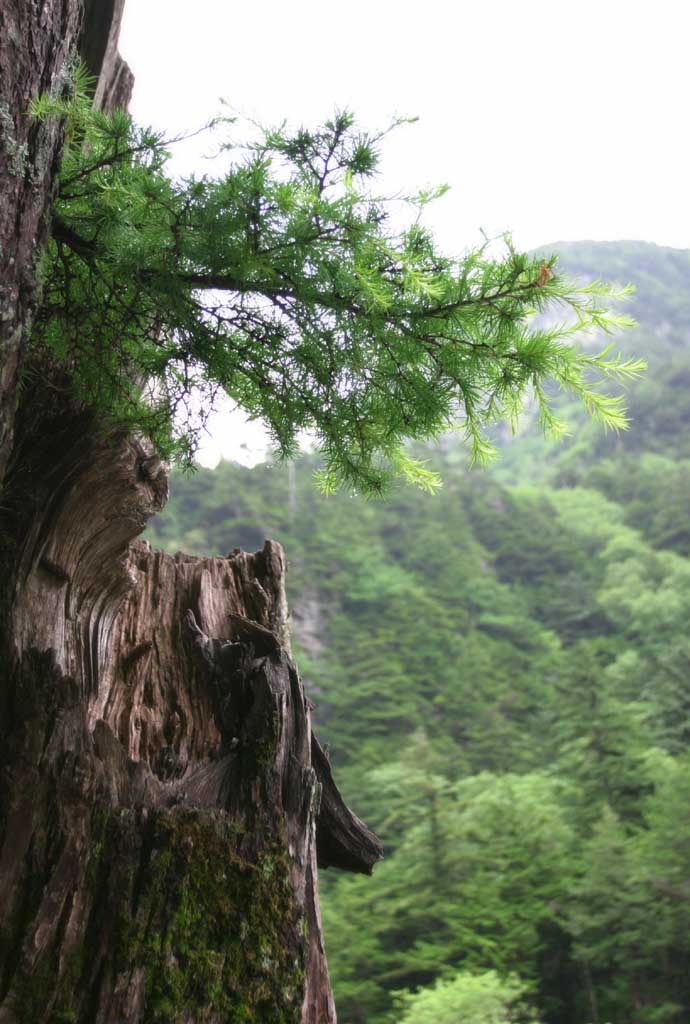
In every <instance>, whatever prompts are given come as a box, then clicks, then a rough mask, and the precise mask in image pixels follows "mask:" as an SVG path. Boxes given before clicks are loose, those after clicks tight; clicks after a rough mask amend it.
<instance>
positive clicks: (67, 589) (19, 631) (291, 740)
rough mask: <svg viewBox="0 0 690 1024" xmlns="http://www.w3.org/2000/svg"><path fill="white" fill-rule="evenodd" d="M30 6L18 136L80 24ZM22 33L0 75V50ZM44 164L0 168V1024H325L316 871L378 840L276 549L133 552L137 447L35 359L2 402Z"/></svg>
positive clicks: (47, 142)
mask: <svg viewBox="0 0 690 1024" xmlns="http://www.w3.org/2000/svg"><path fill="white" fill-rule="evenodd" d="M35 8H36V5H34V4H30V3H29V2H28V0H26V2H25V3H24V2H22V0H12V2H11V3H10V4H9V6H8V5H7V4H4V5H3V7H2V13H1V14H0V51H1V52H0V56H1V57H2V62H3V70H4V69H5V68H6V67H8V66H11V67H13V68H14V69H15V71H16V73H17V75H18V76H19V78H21V76H30V75H31V74H33V75H34V77H33V78H31V77H25V79H22V80H23V81H25V82H31V83H34V85H32V86H31V88H30V89H28V87H26V88H25V87H24V86H23V85H22V81H18V82H17V83H15V85H14V86H13V90H14V91H12V99H13V103H14V114H13V119H14V123H15V124H17V123H19V121H20V113H19V112H20V110H23V109H25V106H26V97H27V95H28V94H29V93H30V92H31V90H32V89H34V88H36V89H37V88H39V87H40V88H45V87H46V84H45V83H46V81H48V83H50V81H51V79H50V77H49V75H48V72H47V71H45V70H43V71H42V72H41V74H38V73H35V72H34V71H33V70H32V69H33V61H34V60H35V55H36V54H38V53H40V54H41V55H42V60H43V67H44V69H45V68H47V67H49V66H50V67H52V68H53V69H54V68H56V67H58V66H59V65H60V61H61V60H64V55H65V54H66V53H67V52H68V51H69V48H70V45H71V44H72V43H73V41H74V39H75V38H76V33H77V31H78V24H79V10H78V4H77V3H76V2H72V0H64V2H63V3H50V2H45V3H43V4H42V6H41V12H42V13H41V14H40V15H39V14H36V13H35ZM106 8H107V10H106ZM120 9H121V5H113V4H110V5H108V4H100V5H96V4H94V5H93V9H90V10H89V11H87V19H86V22H85V24H86V25H87V27H89V26H90V28H89V29H88V31H87V34H86V36H85V37H82V49H83V52H85V53H86V54H87V56H88V57H89V59H90V60H91V62H92V65H91V66H92V67H94V66H96V69H98V67H100V66H101V65H102V66H103V67H104V68H108V67H109V68H110V69H111V70H110V72H109V75H110V79H109V80H108V81H105V82H104V81H103V78H102V79H101V82H100V83H99V93H98V94H97V95H100V96H101V97H102V98H103V102H106V103H107V102H115V101H116V100H117V98H118V96H119V98H120V99H121V98H122V96H123V93H126V91H127V88H128V84H127V83H128V81H129V80H128V77H127V73H126V71H125V70H123V65H122V63H121V62H119V60H118V59H117V58H116V56H115V55H114V54H115V50H114V45H113V38H114V35H115V34H116V31H117V24H118V20H119V12H120ZM93 10H96V11H97V12H98V14H99V16H100V19H101V20H99V18H95V19H94V17H93V16H92V15H93ZM58 14H59V15H60V17H58ZM30 18H33V19H34V22H32V23H31V32H29V33H28V36H29V38H30V40H31V41H30V42H29V41H27V39H24V42H23V43H22V41H21V39H20V37H19V36H17V31H18V28H17V26H19V25H21V26H22V33H24V34H26V33H27V26H28V25H29V20H22V19H30ZM41 19H43V20H41ZM8 26H9V29H10V31H9V34H7V32H8ZM99 32H101V37H100V39H99ZM65 33H66V34H67V38H66V37H65ZM70 33H71V35H70ZM89 33H90V34H89ZM103 33H105V36H107V38H105V37H104V36H103ZM87 43H88V45H87ZM21 45H24V46H25V47H28V49H27V52H26V54H25V55H24V59H23V60H22V61H19V62H18V63H14V64H12V63H11V62H10V65H8V64H7V61H6V56H7V52H6V51H5V50H3V49H2V48H3V47H8V46H14V47H15V49H17V48H19V47H20V46H21ZM99 61H100V64H98V62H99ZM46 75H48V78H46ZM113 76H115V78H114V79H113ZM3 83H4V79H3ZM35 83H38V85H36V84H35ZM2 88H3V89H5V84H3V86H2ZM27 89H28V91H27ZM7 95H10V92H9V91H8V92H7ZM3 97H4V93H3ZM108 97H110V99H108ZM41 131H43V129H42V130H41ZM45 135H46V137H45V138H43V136H41V138H40V139H38V140H37V141H34V142H33V143H32V146H33V150H32V151H31V152H32V154H33V153H34V151H35V153H36V154H40V153H47V152H49V153H50V154H51V161H52V163H51V168H53V169H54V164H55V160H56V158H57V154H58V150H59V132H57V130H56V129H51V130H50V131H47V132H46V133H45ZM31 159H32V160H34V159H35V158H34V155H32V156H31ZM4 169H5V168H3V170H4ZM51 175H52V170H51V171H50V172H48V173H47V174H46V176H45V178H44V179H43V180H42V182H41V184H40V188H39V187H38V186H35V185H34V186H30V185H26V182H25V181H24V179H22V182H23V184H22V186H21V187H20V185H18V184H17V183H16V182H15V181H14V179H12V180H11V181H10V182H9V186H10V187H9V189H8V190H7V192H6V195H10V196H13V195H15V193H16V194H17V195H18V194H19V193H22V194H24V193H23V192H22V189H24V192H26V194H27V195H29V193H30V192H31V188H32V187H34V191H35V192H36V195H33V193H32V196H33V198H31V201H30V204H29V205H30V207H31V215H30V216H29V213H26V212H25V207H18V209H19V213H18V214H17V216H16V217H15V219H14V220H13V221H12V220H11V218H10V217H9V216H8V215H7V211H6V210H5V213H4V214H3V215H2V218H0V230H2V231H3V232H4V235H3V237H2V239H0V241H4V242H5V245H6V246H8V245H9V246H13V248H12V249H11V250H10V249H8V248H5V249H4V250H3V251H5V252H9V251H13V252H14V253H15V256H14V263H11V262H10V260H8V261H6V263H7V266H6V267H3V270H5V269H7V270H8V274H7V276H6V277H4V278H3V279H2V283H3V286H7V288H8V289H9V290H8V292H7V294H8V295H9V296H10V305H9V306H7V307H6V308H7V309H8V310H9V311H10V313H11V319H6V320H5V321H4V322H3V325H4V326H6V325H7V324H10V330H9V333H6V334H4V335H3V339H4V340H3V343H5V344H6V351H7V352H12V353H14V356H13V357H12V359H13V360H14V362H12V359H10V360H9V362H8V363H5V362H3V368H4V369H3V377H2V388H3V389H4V390H2V391H0V413H1V414H2V417H3V419H2V421H1V423H0V425H3V427H4V434H3V438H4V444H5V449H6V453H10V454H9V462H8V465H7V471H6V473H5V479H4V488H3V492H2V497H1V499H0V502H1V507H0V519H1V521H0V588H1V593H0V751H1V753H0V762H1V763H0V1024H9V1022H12V1024H48V1022H51V1024H57V1022H63V1024H67V1022H70V1021H71V1022H79V1024H106V1022H107V1024H120V1022H122V1021H127V1022H134V1024H136V1022H153V1021H160V1022H164V1021H165V1022H179V1024H182V1022H184V1024H192V1022H197V1021H199V1022H201V1021H204V1022H207V1024H214V1022H218V1024H220V1022H226V1021H227V1022H230V1021H264V1022H266V1024H280V1022H288V1021H290V1022H300V1021H301V1022H304V1024H306V1022H309V1024H328V1022H330V1021H335V1010H334V1007H333V1000H332V996H331V992H330V986H329V982H328V971H327V966H326V959H325V954H324V948H323V940H322V934H321V925H320V918H319V901H318V888H317V877H316V872H317V860H318V863H319V864H320V865H323V866H327V865H334V866H336V867H342V868H345V869H347V870H355V871H365V872H369V871H371V869H372V866H373V864H374V862H375V861H376V860H377V859H378V857H379V856H380V855H381V850H380V847H379V845H378V843H377V841H376V839H375V837H373V836H372V834H371V833H370V832H369V831H368V830H367V829H366V827H365V826H364V825H363V824H362V823H361V822H360V821H359V820H358V819H357V818H355V816H354V815H352V814H351V812H350V811H349V810H348V809H347V807H345V805H344V804H343V802H342V800H341V798H340V795H339V793H338V790H337V788H336V786H335V783H334V781H333V778H332V776H331V772H330V767H329V765H328V761H327V759H326V757H325V755H324V754H323V751H322V750H321V748H320V747H319V745H318V742H317V741H316V740H315V738H314V737H313V736H312V733H311V724H310V707H309V702H308V700H307V699H306V698H305V695H304V691H303V688H302V684H301V682H300V679H299V676H298V673H297V671H296V669H295V666H294V664H293V662H292V658H291V654H290V646H289V639H288V634H287V612H286V603H285V593H284V585H283V584H284V573H285V560H284V557H283V553H282V550H281V548H280V546H279V545H277V544H275V543H273V542H270V541H268V542H267V543H266V545H265V547H264V549H263V550H262V551H259V552H257V553H255V554H246V553H243V552H240V551H235V552H233V554H231V555H229V556H228V557H227V558H208V559H201V558H192V557H188V556H185V555H180V554H178V555H176V556H175V557H174V558H173V557H172V556H170V555H167V554H163V553H161V552H155V551H152V550H151V548H150V547H149V545H148V544H146V543H145V542H142V541H137V540H136V539H135V538H136V537H137V535H138V534H139V533H140V532H141V530H142V529H143V527H144V525H145V523H146V521H147V519H148V517H149V516H150V515H151V514H152V513H154V512H156V511H157V510H159V509H160V508H161V507H162V505H163V503H164V501H165V498H166V495H167V480H166V475H165V470H164V468H163V467H162V466H161V465H160V463H159V461H158V460H157V458H156V457H155V453H154V452H153V451H151V450H150V448H149V446H148V444H147V443H146V442H145V441H143V440H142V439H140V438H134V437H126V436H122V435H117V434H114V433H111V434H110V435H108V434H107V432H105V431H104V429H103V427H102V424H100V423H99V422H98V420H97V418H96V417H95V416H94V415H93V414H92V413H91V412H89V411H88V410H83V409H76V408H74V407H73V406H72V405H71V403H70V400H69V397H68V395H67V391H66V388H65V387H64V382H63V381H62V380H61V379H60V376H59V374H58V373H57V372H56V371H55V370H54V369H53V370H51V371H50V372H49V373H48V372H46V371H45V370H44V369H42V368H40V367H36V366H34V367H32V373H31V376H30V381H31V383H30V385H28V384H27V385H26V386H25V387H24V389H23V390H22V393H21V400H20V401H19V402H17V395H16V391H15V390H14V388H15V385H16V374H17V372H18V369H19V367H20V364H21V358H22V346H23V340H22V339H23V338H24V337H25V336H26V333H27V331H28V324H29V320H30V310H31V306H32V303H33V302H34V301H35V285H34V278H33V273H34V257H33V253H34V251H35V250H34V249H33V247H32V245H31V243H30V241H29V239H30V236H31V232H32V231H33V232H34V237H35V238H36V239H38V242H39V244H40V243H41V242H42V240H43V237H44V234H45V232H44V230H43V228H42V227H41V225H42V224H43V223H44V221H45V209H46V204H47V203H48V202H49V199H50V194H51V191H52V184H51V181H52V178H51ZM39 193H40V196H39ZM5 202H6V200H5V198H3V209H4V204H5ZM26 203H29V199H26V200H25V206H26ZM26 209H28V207H26ZM17 281H24V282H25V283H27V284H26V289H25V290H24V291H23V292H21V295H20V292H19V291H18V290H17V286H16V282H17ZM13 282H14V283H13ZM13 288H14V291H12V289H13ZM8 366H9V367H10V370H9V371H8V372H7V373H4V370H5V369H7V367H8ZM0 441H2V439H0ZM6 458H7V454H6Z"/></svg>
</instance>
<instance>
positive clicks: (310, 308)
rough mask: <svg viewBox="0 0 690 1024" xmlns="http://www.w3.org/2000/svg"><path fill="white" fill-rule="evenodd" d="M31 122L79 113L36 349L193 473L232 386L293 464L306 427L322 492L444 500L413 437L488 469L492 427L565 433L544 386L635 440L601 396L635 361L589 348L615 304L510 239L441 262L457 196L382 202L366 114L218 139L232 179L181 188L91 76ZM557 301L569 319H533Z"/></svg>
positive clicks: (613, 295)
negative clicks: (440, 231)
mask: <svg viewBox="0 0 690 1024" xmlns="http://www.w3.org/2000/svg"><path fill="white" fill-rule="evenodd" d="M78 79H79V76H78ZM33 116H34V117H38V118H46V117H59V118H62V119H64V121H65V127H66V138H67V143H66V147H65V153H64V159H63V163H62V167H61V172H60V176H59V183H58V189H57V193H56V197H55V202H54V207H53V213H52V241H51V243H50V249H49V252H48V254H47V256H46V260H45V266H44V285H43V302H42V306H41V309H40V311H39V314H38V316H37V319H36V323H35V330H34V346H35V348H36V350H38V351H41V352H43V353H45V354H48V356H49V358H50V359H53V360H58V361H59V362H60V363H61V364H62V365H64V366H67V367H68V368H69V371H70V375H71V380H72V387H73V389H74V393H75V395H76V397H77V398H78V399H79V400H80V401H82V402H84V403H86V404H88V405H91V406H94V407H96V408H99V409H100V410H102V411H103V413H104V414H105V415H106V416H107V417H108V418H109V419H110V420H111V421H114V422H116V423H118V424H124V425H126V426H128V427H133V428H135V429H137V430H139V431H143V432H145V433H147V434H148V435H150V436H151V437H152V439H153V440H154V442H155V443H156V444H157V445H158V447H159V449H160V450H161V452H162V454H163V455H164V456H166V457H168V458H175V459H177V460H178V461H181V462H183V463H185V462H187V463H189V462H191V460H192V459H193V457H194V453H195V450H196V447H197V445H198V441H199V436H200V430H201V429H202V428H203V423H204V418H205V416H206V415H207V414H208V412H209V410H210V409H211V407H212V405H213V402H214V399H215V398H216V397H217V396H218V395H219V394H220V393H225V394H227V395H229V396H230V398H231V399H233V400H234V401H235V402H236V403H237V404H238V405H239V406H240V407H242V408H243V409H244V410H246V412H247V413H248V414H249V416H250V417H257V418H260V419H262V420H263V421H265V423H266V424H267V426H268V428H269V431H270V434H271V436H272V439H273V441H274V443H275V446H276V449H277V451H278V452H279V453H280V454H281V455H283V456H292V455H294V454H295V452H296V450H297V447H298V437H299V435H300V433H301V432H302V431H305V430H308V431H310V432H311V434H312V436H313V437H314V439H315V443H316V445H317V446H318V447H319V448H320V450H321V451H322V453H323V456H324V465H325V469H324V471H323V473H322V477H321V483H322V486H324V487H325V488H326V489H327V490H331V489H334V488H337V487H340V486H348V487H355V488H357V489H359V490H362V491H364V492H367V493H374V494H376V493H379V492H381V491H382V490H384V489H385V488H386V486H387V485H388V484H389V483H390V481H391V479H392V478H393V477H395V476H399V475H401V474H402V475H403V476H404V477H406V478H407V479H409V480H411V481H413V482H416V483H417V484H419V485H421V486H424V487H427V488H430V489H433V488H434V486H436V484H437V479H436V477H435V476H434V475H433V474H431V473H429V472H428V471H427V470H426V469H425V468H424V466H423V465H422V464H420V463H418V462H415V461H414V460H412V459H410V457H409V456H408V455H407V454H406V452H405V442H406V441H407V440H409V439H413V438H433V437H435V436H438V435H439V434H440V433H441V432H443V431H445V430H447V429H449V428H450V427H453V426H455V427H459V428H460V429H461V430H462V431H464V433H465V435H466V436H467V438H468V440H469V442H470V445H471V458H472V459H473V460H474V461H480V462H481V461H484V460H485V459H486V458H488V457H489V456H490V455H491V445H490V443H489V442H488V440H487V435H486V430H487V428H488V427H489V426H490V424H492V423H493V422H494V421H496V420H497V419H503V418H508V419H509V420H511V421H512V422H513V423H515V422H516V419H517V416H518V413H519V411H520V409H521V408H522V406H523V403H524V402H525V400H526V399H530V400H531V399H532V397H533V396H534V397H536V401H537V402H538V405H539V409H540V416H541V422H542V425H543V427H544V429H545V430H546V431H547V432H549V433H552V434H558V433H559V432H561V431H562V430H563V426H562V424H560V423H559V422H558V420H557V419H556V417H555V416H554V414H553V411H552V408H551V403H550V399H549V395H548V392H547V390H546V389H545V385H546V383H547V382H549V381H551V382H555V383H556V384H557V385H559V386H560V387H561V388H564V389H566V390H568V391H569V392H571V393H573V394H575V395H577V396H579V398H581V399H582V401H583V402H584V403H585V405H586V406H587V408H588V409H589V411H590V412H591V413H592V415H593V416H594V417H595V418H597V419H599V420H600V421H601V422H602V423H603V424H604V425H605V426H607V427H612V428H614V429H620V428H622V427H624V426H625V424H626V419H625V413H624V409H623V407H622V402H621V399H620V398H618V397H611V396H610V395H608V394H607V392H606V390H605V388H604V389H603V390H602V383H605V382H606V381H607V380H608V379H610V378H614V379H621V378H626V377H629V376H632V375H635V374H637V373H639V372H640V370H641V368H642V365H641V363H639V362H623V361H621V360H620V359H618V358H617V357H615V356H613V355H612V354H611V351H610V349H609V348H606V349H604V351H603V352H601V353H599V354H598V355H592V354H591V353H587V352H583V351H581V350H580V349H579V348H578V347H577V345H576V343H575V335H576V334H577V333H578V332H581V331H585V332H591V331H592V329H594V328H597V329H599V330H602V331H604V332H610V331H612V330H613V329H614V328H616V327H618V326H620V325H622V324H624V323H626V322H627V321H626V319H625V318H624V317H621V316H619V315H618V314H616V313H614V312H612V311H611V310H612V306H613V305H614V304H615V302H616V301H617V300H618V299H619V298H620V297H621V293H620V291H616V290H615V289H612V288H610V287H608V286H606V285H602V284H599V283H597V284H593V285H588V286H587V287H585V288H581V287H577V286H576V285H574V284H573V283H572V282H570V281H568V280H566V279H565V278H563V277H562V276H561V275H560V274H559V273H558V269H557V266H556V258H555V257H553V258H549V259H545V258H544V257H543V256H541V255H538V256H531V255H526V254H524V253H520V252H517V251H516V250H515V249H514V248H513V247H512V245H511V243H510V240H509V239H506V241H505V247H504V251H503V253H502V255H501V257H500V258H498V259H497V258H495V257H494V256H493V255H492V254H491V251H490V250H491V248H492V247H490V246H489V245H488V243H487V244H485V245H482V246H480V247H479V248H477V249H476V250H474V251H471V252H467V253H465V254H464V255H462V256H461V257H458V258H452V257H449V256H446V255H443V254H442V253H440V252H439V251H438V248H437V246H436V243H435V241H434V238H433V236H432V234H431V232H430V231H429V229H428V228H427V227H426V226H425V224H424V217H423V215H424V210H425V208H426V207H427V205H428V204H429V203H430V202H433V201H434V199H436V198H437V197H438V196H439V195H440V194H441V193H442V192H443V189H437V190H435V191H428V192H424V193H420V194H419V195H416V196H412V197H407V198H405V199H400V198H398V199H396V200H395V201H391V200H390V199H389V198H386V197H381V196H377V195H376V194H375V192H374V191H373V190H372V186H373V184H374V178H375V175H376V171H377V163H378V158H379V148H380V144H381V142H382V141H383V138H384V136H385V134H386V132H383V133H380V134H378V135H372V134H368V133H366V132H364V131H362V130H360V128H359V127H358V126H357V124H356V122H355V119H354V117H353V115H352V114H351V113H349V112H345V111H344V112H338V113H336V114H335V115H334V116H333V117H332V118H331V119H330V120H329V121H327V122H326V123H325V124H324V125H323V126H322V127H319V128H317V129H316V130H313V131H308V130H306V129H303V128H300V129H299V130H290V129H289V128H288V127H287V126H285V125H283V126H281V127H280V128H278V129H274V130H270V131H262V132H261V134H260V136H259V137H258V138H255V139H254V141H253V142H251V143H250V144H245V145H234V144H233V143H231V142H227V141H224V142H223V143H222V148H224V149H226V150H229V151H230V154H231V165H230V169H229V170H227V171H226V172H225V173H224V174H222V175H220V176H219V177H215V178H214V177H206V176H201V177H196V176H193V177H189V178H186V179H184V180H178V179H176V178H174V177H173V176H172V175H170V174H169V173H167V171H166V163H167V161H168V159H169V155H170V140H166V139H165V138H164V137H163V136H161V134H159V133H158V132H155V131H153V130H151V129H147V128H141V127H139V126H137V125H136V124H134V123H133V122H132V120H131V119H130V118H129V117H128V116H127V115H126V114H124V113H121V112H120V113H115V114H111V115H105V114H103V113H100V112H98V111H96V110H94V109H93V108H92V106H91V104H90V102H89V100H88V89H86V88H84V87H83V83H81V82H80V81H79V80H78V82H77V87H76V89H75V92H74V96H73V98H71V99H70V100H68V101H62V100H56V99H52V98H50V97H43V98H41V99H39V100H38V101H37V103H36V104H35V105H34V108H33ZM398 123H399V122H396V124H398ZM209 130H211V131H215V132H220V133H221V135H222V137H223V138H224V139H225V138H226V136H227V133H228V132H229V131H230V132H232V131H234V128H233V126H232V122H229V121H227V120H224V121H221V122H216V123H214V124H213V125H211V126H209ZM557 306H560V307H561V310H562V316H561V317H560V321H559V322H558V323H554V317H553V313H552V312H549V315H548V317H539V316H536V314H540V313H544V312H545V311H547V310H549V311H552V310H553V308H554V307H557ZM545 324H546V325H547V326H544V325H545Z"/></svg>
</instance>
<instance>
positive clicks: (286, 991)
mask: <svg viewBox="0 0 690 1024" xmlns="http://www.w3.org/2000/svg"><path fill="white" fill-rule="evenodd" d="M152 830H153V836H152V846H151V852H150V860H149V863H148V868H147V869H145V871H144V876H145V877H144V879H143V884H142V885H141V890H140V892H139V894H138V898H137V906H136V909H135V910H134V912H133V914H132V917H131V918H130V920H129V921H127V922H123V924H124V928H123V931H122V941H123V946H122V953H123V955H124V957H125V959H126V962H127V964H128V965H129V967H130V968H131V969H136V968H143V969H144V972H145V977H146V994H147V998H146V1013H145V1017H144V1019H145V1021H146V1024H159V1022H160V1024H163V1022H168V1024H175V1022H176V1021H178V1020H180V1021H181V1020H183V1019H187V1015H188V1014H189V1013H190V1012H194V1013H195V1014H196V1015H197V1016H196V1019H198V1020H203V1019H208V1020H209V1021H211V1020H212V1021H214V1022H215V1021H218V1022H223V1024H240V1022H250V1021H251V1022H265V1024H297V1022H299V1020H300V1012H301V1000H302V993H303V984H304V956H305V944H304V939H303V936H302V927H301V926H302V915H301V913H300V911H299V908H298V907H297V906H296V904H295V899H294V894H293V890H292V885H291V881H290V865H289V861H288V858H287V856H286V854H285V852H284V850H283V849H282V848H281V847H279V846H278V845H277V844H274V845H273V846H271V847H269V848H267V849H266V850H265V851H264V852H263V853H262V854H261V856H260V857H259V859H258V860H257V862H256V863H252V862H250V861H248V860H246V859H244V858H243V857H240V856H239V855H238V854H237V852H236V850H235V842H236V838H235V837H234V830H233V828H232V825H231V823H228V822H227V821H225V820H223V819H215V820H214V819H211V818H208V817H199V816H198V815H194V814H191V813H185V814H182V813H180V814H166V815H161V816H159V817H158V818H157V820H156V822H155V824H154V825H153V826H152Z"/></svg>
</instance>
